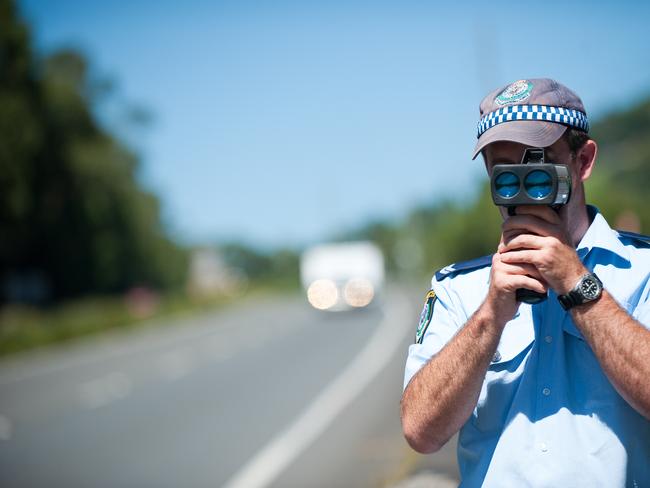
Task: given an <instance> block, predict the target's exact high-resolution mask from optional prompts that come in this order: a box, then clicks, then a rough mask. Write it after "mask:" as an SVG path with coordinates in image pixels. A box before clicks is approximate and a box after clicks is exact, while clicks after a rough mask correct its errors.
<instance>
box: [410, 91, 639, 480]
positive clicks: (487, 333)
mask: <svg viewBox="0 0 650 488" xmlns="http://www.w3.org/2000/svg"><path fill="white" fill-rule="evenodd" d="M480 115H481V121H480V123H479V138H478V142H477V145H476V148H475V152H474V158H475V157H476V156H477V155H478V154H479V153H481V154H482V155H483V159H484V161H485V166H486V169H487V172H488V174H490V173H491V170H492V168H493V167H494V165H495V164H508V163H509V164H517V163H519V162H520V161H522V155H523V153H524V151H525V149H526V148H528V147H536V148H544V149H545V154H546V159H547V161H551V162H553V163H557V164H565V165H567V166H568V168H569V171H570V174H571V179H572V187H573V189H572V194H571V196H570V199H569V201H568V202H567V203H566V204H565V205H563V206H562V207H561V208H560V209H559V210H557V211H556V210H555V209H554V208H551V207H548V206H540V205H530V206H520V207H517V208H516V209H515V212H514V215H512V216H510V215H508V213H507V212H506V211H505V210H504V209H502V214H503V218H504V223H503V226H502V236H501V241H500V242H499V243H495V249H496V250H495V253H494V254H493V255H492V256H487V257H485V258H479V259H475V260H473V261H468V262H466V263H460V264H455V265H451V266H449V267H447V268H444V269H443V270H441V271H439V272H438V273H436V275H435V276H434V278H433V279H432V287H431V291H430V292H429V294H428V295H427V300H426V303H425V308H424V310H423V311H422V316H421V318H420V323H419V325H418V329H417V333H416V343H415V344H413V345H412V346H411V347H410V348H409V354H408V359H407V363H406V373H405V378H404V394H403V397H402V403H401V407H402V426H403V430H404V435H405V437H406V439H407V441H408V442H409V444H410V445H411V446H412V447H413V448H414V449H416V450H417V451H419V452H422V453H430V452H434V451H436V450H438V449H440V448H441V447H442V446H443V445H444V444H445V443H446V442H447V441H448V440H449V439H450V438H451V437H452V436H453V435H454V434H456V433H457V432H459V431H460V433H459V438H458V462H459V467H460V472H461V477H462V485H461V486H468V487H473V486H498V487H522V486H535V487H537V486H548V487H560V486H561V487H569V486H571V487H582V486H584V487H594V486H603V487H619V486H620V487H622V486H630V487H642V486H650V420H649V419H650V244H648V238H645V237H643V236H639V235H633V234H629V233H624V232H617V231H615V230H612V229H611V228H610V227H609V225H608V223H607V222H606V220H605V219H604V218H603V216H602V215H601V214H600V213H599V212H598V209H596V208H595V207H592V206H588V205H586V201H585V193H584V186H583V182H584V181H585V180H587V179H588V178H589V176H590V175H591V172H592V170H593V168H594V163H595V160H596V153H597V145H596V143H595V142H594V141H593V140H591V139H589V137H588V135H587V131H588V124H587V118H586V113H585V110H584V107H583V104H582V101H581V100H580V98H579V97H578V96H577V95H576V94H575V93H573V92H572V91H571V90H569V89H568V88H567V87H565V86H563V85H561V84H559V83H557V82H556V81H553V80H549V79H531V80H519V81H517V82H515V83H512V84H510V85H508V86H506V87H503V88H500V89H498V90H495V91H494V92H492V93H490V94H489V95H488V96H487V97H486V98H485V99H484V100H483V102H482V103H481V105H480ZM486 211H488V209H486ZM519 288H525V289H528V290H533V291H537V292H540V293H548V299H546V300H545V301H543V302H541V303H538V304H535V305H529V304H526V303H520V302H518V301H517V298H516V290H517V289H519Z"/></svg>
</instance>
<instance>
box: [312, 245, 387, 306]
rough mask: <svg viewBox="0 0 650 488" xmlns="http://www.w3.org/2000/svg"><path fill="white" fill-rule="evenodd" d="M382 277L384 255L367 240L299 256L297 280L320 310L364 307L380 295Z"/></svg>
mask: <svg viewBox="0 0 650 488" xmlns="http://www.w3.org/2000/svg"><path fill="white" fill-rule="evenodd" d="M384 277H385V276H384V255H383V253H382V252H381V249H379V247H378V246H377V245H375V244H373V243H372V242H368V241H359V242H342V243H335V244H321V245H317V246H314V247H312V248H309V249H307V250H306V251H305V252H303V254H302V255H301V257H300V281H301V283H302V286H303V289H304V290H305V292H306V293H307V300H308V301H309V303H310V304H311V305H312V306H313V307H314V308H316V309H319V310H328V311H340V310H350V309H354V308H363V307H367V306H368V305H370V304H371V303H373V302H374V301H376V300H377V296H378V295H380V294H381V290H382V288H383V286H384Z"/></svg>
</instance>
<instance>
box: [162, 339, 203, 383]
mask: <svg viewBox="0 0 650 488" xmlns="http://www.w3.org/2000/svg"><path fill="white" fill-rule="evenodd" d="M193 356H194V353H193V351H192V349H190V348H189V347H187V348H182V349H176V350H174V351H170V352H168V353H165V354H164V355H163V356H161V358H160V359H159V361H158V367H159V369H160V372H161V373H162V375H163V376H164V377H165V379H166V380H168V381H176V380H179V379H181V378H183V377H184V376H187V375H188V374H190V373H191V372H192V371H193V370H194V369H195V366H196V363H195V360H194V357H193Z"/></svg>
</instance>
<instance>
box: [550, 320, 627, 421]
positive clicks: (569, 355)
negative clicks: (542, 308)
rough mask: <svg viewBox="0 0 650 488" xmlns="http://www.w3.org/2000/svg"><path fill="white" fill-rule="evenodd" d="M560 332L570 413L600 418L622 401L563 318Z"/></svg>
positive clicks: (581, 338) (573, 327)
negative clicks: (562, 341) (562, 332)
mask: <svg viewBox="0 0 650 488" xmlns="http://www.w3.org/2000/svg"><path fill="white" fill-rule="evenodd" d="M562 329H563V331H564V351H563V353H564V362H565V364H566V370H567V371H568V372H570V374H568V375H567V381H568V383H569V385H570V386H569V388H568V389H567V401H568V403H569V406H570V408H571V410H572V411H575V412H578V413H580V414H583V415H593V414H604V413H605V412H604V410H608V409H610V408H613V407H616V406H619V404H620V403H621V401H622V398H621V397H620V395H619V394H618V392H617V391H616V390H615V388H614V386H613V385H612V384H611V383H610V381H609V379H608V378H607V376H606V375H605V373H604V371H603V369H602V366H601V365H600V362H599V361H598V358H597V357H596V355H595V354H594V352H593V350H592V349H591V346H590V345H589V343H588V342H587V341H586V339H585V338H584V336H583V335H582V333H581V332H580V331H579V330H578V328H577V327H576V325H575V324H574V323H573V320H572V318H571V315H570V314H567V315H566V317H565V319H564V322H563V323H562Z"/></svg>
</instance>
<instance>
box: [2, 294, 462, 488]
mask: <svg viewBox="0 0 650 488" xmlns="http://www.w3.org/2000/svg"><path fill="white" fill-rule="evenodd" d="M412 295H413V294H412V293H411V294H409V293H405V292H404V291H403V290H400V289H398V288H393V289H391V290H390V291H389V292H387V294H386V297H385V299H384V301H383V306H381V307H375V308H372V309H368V310H363V311H356V312H353V313H337V314H332V313H323V312H317V311H315V310H312V309H310V308H309V307H308V306H307V305H306V303H305V301H304V300H303V298H302V297H299V296H290V297H283V298H275V299H273V298H270V297H266V298H256V299H248V300H246V301H243V302H241V303H239V304H237V305H234V306H232V307H229V308H227V309H225V310H221V311H218V312H212V313H209V314H203V315H200V316H199V315H197V316H192V317H188V318H184V319H174V320H169V321H167V323H156V324H151V325H150V326H145V327H142V328H138V329H136V330H133V331H130V332H119V333H110V334H104V335H102V336H101V337H99V338H93V339H87V340H83V341H77V342H76V343H73V344H70V345H66V346H58V347H56V348H50V349H47V350H45V351H40V352H38V353H29V354H24V355H21V356H18V357H15V358H11V359H9V360H5V361H3V362H2V363H0V485H1V486H3V487H40V486H43V487H45V486H47V487H51V486H84V487H118V486H125V487H126V486H152V487H154V486H155V487H166V486H170V487H178V486H187V487H217V486H226V487H228V488H243V487H246V488H255V487H271V486H272V487H293V486H295V487H311V486H314V487H319V486H323V487H332V486H346V487H356V486H359V487H373V486H389V485H391V484H392V483H395V482H396V481H398V479H399V478H400V477H402V476H403V475H404V474H405V473H406V472H408V471H411V470H414V469H424V468H434V469H435V470H436V471H438V472H439V473H441V474H442V475H444V476H447V477H450V478H455V477H456V476H457V471H456V467H455V462H454V461H453V447H452V446H450V447H448V448H446V449H445V450H443V451H441V452H440V453H438V454H436V455H435V456H427V457H422V456H417V455H415V454H414V453H413V452H412V451H411V450H410V449H409V448H408V447H407V446H406V444H405V442H404V441H403V439H402V436H401V432H400V426H399V397H400V394H401V382H402V372H403V366H404V359H405V354H406V350H407V347H408V344H409V342H410V341H411V340H412V336H413V330H414V324H415V322H416V320H417V315H418V312H419V310H418V308H419V307H420V306H421V304H420V303H418V300H417V298H418V297H417V296H415V297H413V296H412ZM413 298H415V300H413Z"/></svg>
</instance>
